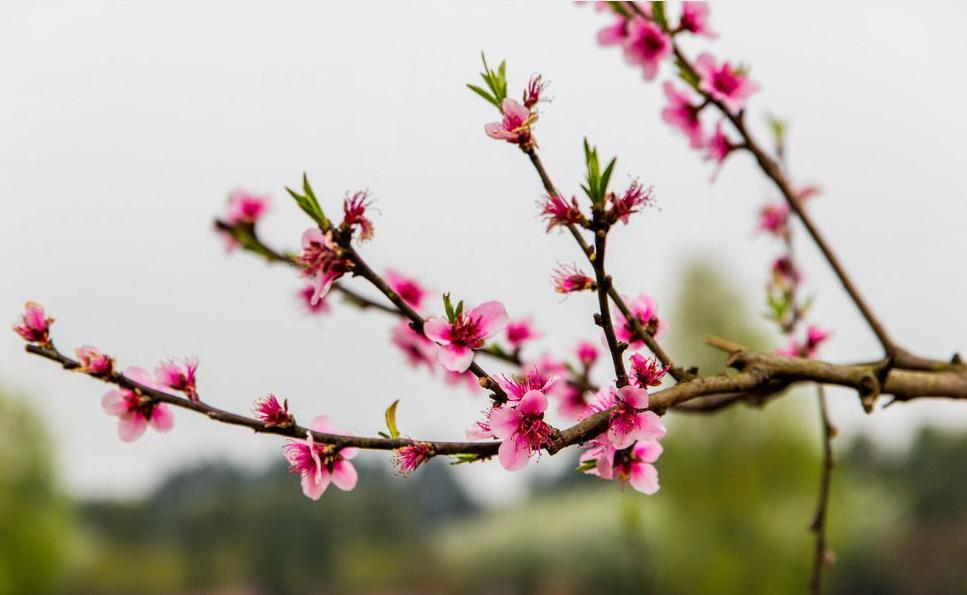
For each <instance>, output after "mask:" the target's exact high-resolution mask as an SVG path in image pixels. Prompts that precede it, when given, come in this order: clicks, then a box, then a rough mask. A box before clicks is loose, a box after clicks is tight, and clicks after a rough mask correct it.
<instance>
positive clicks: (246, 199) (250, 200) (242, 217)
mask: <svg viewBox="0 0 967 595" xmlns="http://www.w3.org/2000/svg"><path fill="white" fill-rule="evenodd" d="M268 210H269V197H268V196H257V195H255V194H251V193H249V192H247V191H245V190H236V191H234V192H232V193H231V194H230V195H229V196H228V208H227V209H226V211H225V223H228V224H229V225H233V226H234V225H237V224H239V223H246V224H248V225H255V224H256V223H257V222H258V220H259V219H261V218H262V215H264V214H265V213H266V211H268Z"/></svg>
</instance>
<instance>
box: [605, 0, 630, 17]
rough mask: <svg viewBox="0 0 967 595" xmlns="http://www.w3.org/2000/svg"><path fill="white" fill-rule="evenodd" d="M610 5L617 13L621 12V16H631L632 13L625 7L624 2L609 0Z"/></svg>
mask: <svg viewBox="0 0 967 595" xmlns="http://www.w3.org/2000/svg"><path fill="white" fill-rule="evenodd" d="M608 6H609V7H610V8H611V10H612V12H615V13H617V14H620V15H621V16H623V17H624V18H626V19H627V18H630V17H631V15H630V14H629V13H628V10H627V9H626V8H625V7H624V3H623V2H610V1H609V2H608Z"/></svg>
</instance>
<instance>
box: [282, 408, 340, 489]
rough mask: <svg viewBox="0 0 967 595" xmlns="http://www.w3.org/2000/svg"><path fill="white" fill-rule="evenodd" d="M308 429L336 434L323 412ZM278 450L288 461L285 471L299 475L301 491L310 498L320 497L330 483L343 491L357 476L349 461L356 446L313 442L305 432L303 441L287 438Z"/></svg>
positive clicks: (309, 433) (308, 433) (310, 434)
mask: <svg viewBox="0 0 967 595" xmlns="http://www.w3.org/2000/svg"><path fill="white" fill-rule="evenodd" d="M311 428H312V430H314V431H316V432H322V433H326V434H335V433H338V432H336V431H335V430H334V429H333V428H332V425H331V424H330V422H329V418H328V417H326V416H324V415H321V416H319V417H317V418H315V419H314V420H312V425H311ZM282 453H283V454H284V455H285V458H286V460H287V461H289V471H290V472H292V473H299V474H300V475H302V493H303V494H305V495H306V497H307V498H309V499H311V500H318V499H319V498H321V497H322V494H323V493H324V492H325V491H326V488H328V487H329V484H330V483H332V484H333V485H335V486H336V487H337V488H339V489H340V490H343V491H344V492H348V491H350V490H352V489H353V488H355V487H356V481H357V479H358V475H357V473H356V468H355V467H354V466H353V464H352V463H350V462H349V461H350V460H352V459H353V458H355V457H356V455H357V454H359V449H358V448H355V447H343V448H340V447H338V446H335V445H332V444H321V443H316V442H315V440H314V439H313V437H312V433H311V432H307V433H306V438H305V440H289V441H288V442H287V443H286V445H285V446H283V447H282Z"/></svg>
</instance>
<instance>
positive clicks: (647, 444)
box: [634, 440, 664, 463]
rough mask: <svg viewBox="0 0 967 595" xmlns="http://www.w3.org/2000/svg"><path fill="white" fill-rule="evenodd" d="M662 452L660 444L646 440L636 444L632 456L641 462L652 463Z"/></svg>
mask: <svg viewBox="0 0 967 595" xmlns="http://www.w3.org/2000/svg"><path fill="white" fill-rule="evenodd" d="M663 450H664V449H663V448H662V446H661V444H659V443H658V442H657V441H655V440H646V441H642V442H638V444H636V445H635V452H634V454H635V456H636V457H637V458H639V459H641V461H642V462H645V463H654V462H655V461H657V460H658V457H660V456H661V453H662V451H663Z"/></svg>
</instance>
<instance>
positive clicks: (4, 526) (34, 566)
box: [0, 394, 73, 595]
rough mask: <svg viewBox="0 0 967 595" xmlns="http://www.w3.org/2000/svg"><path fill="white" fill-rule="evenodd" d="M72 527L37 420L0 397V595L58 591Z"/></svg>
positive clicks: (18, 403)
mask: <svg viewBox="0 0 967 595" xmlns="http://www.w3.org/2000/svg"><path fill="white" fill-rule="evenodd" d="M72 522H73V516H72V514H71V510H70V507H69V505H68V501H67V500H66V499H65V498H64V497H63V495H62V494H61V493H60V491H59V490H58V488H57V485H56V483H55V481H54V473H53V467H52V460H51V452H50V447H49V443H48V440H47V439H46V437H45V435H44V428H43V425H42V424H41V421H40V419H38V418H37V417H36V416H35V415H34V414H33V413H32V412H31V410H30V409H29V408H28V406H27V405H26V403H25V402H22V401H18V400H13V399H11V398H9V397H5V396H4V395H3V394H0V595H22V594H24V593H30V594H43V593H50V592H52V591H53V590H54V589H56V588H57V587H58V586H59V585H60V581H61V579H62V578H63V576H64V574H65V573H66V571H67V560H68V555H69V551H68V548H69V547H70V544H71V537H72V526H73V525H72Z"/></svg>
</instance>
